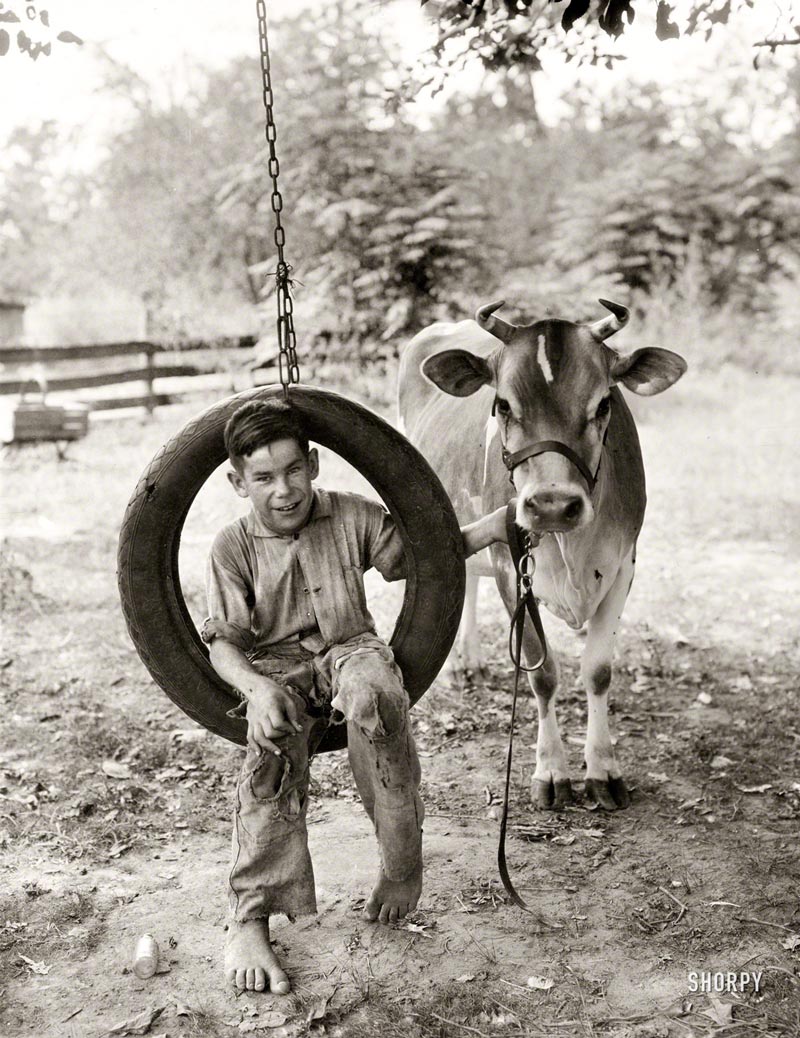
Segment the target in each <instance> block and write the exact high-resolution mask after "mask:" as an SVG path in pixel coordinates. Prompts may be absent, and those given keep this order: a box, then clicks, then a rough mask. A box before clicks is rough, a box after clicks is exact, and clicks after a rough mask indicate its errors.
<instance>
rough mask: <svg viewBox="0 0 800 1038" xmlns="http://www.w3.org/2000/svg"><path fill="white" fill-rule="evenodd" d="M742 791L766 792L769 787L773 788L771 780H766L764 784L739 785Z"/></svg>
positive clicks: (738, 787)
mask: <svg viewBox="0 0 800 1038" xmlns="http://www.w3.org/2000/svg"><path fill="white" fill-rule="evenodd" d="M736 788H737V789H738V790H739V792H740V793H766V792H767V790H768V789H772V783H771V782H765V783H764V785H763V786H737V787H736Z"/></svg>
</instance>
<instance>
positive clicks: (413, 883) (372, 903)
mask: <svg viewBox="0 0 800 1038" xmlns="http://www.w3.org/2000/svg"><path fill="white" fill-rule="evenodd" d="M421 893H422V860H421V859H420V862H419V864H418V865H417V867H416V868H415V869H414V871H413V872H412V873H410V874H409V875H408V876H406V878H405V879H387V878H386V876H384V874H383V869H380V870H379V871H378V882H377V883H376V884H375V889H374V890H373V891H372V893H371V894H370V896H369V900H368V901H367V903H366V905H365V906H364V915H365V916H366V917H367V919H369V921H370V922H371V923H374V922H375V920H376V919H378V920H380V922H382V923H396V922H397V921H398V919H403V918H404V917H405V916H406V915H408V913H409V912H413V911H414V909H415V908H416V907H417V902H418V901H419V895H420V894H421Z"/></svg>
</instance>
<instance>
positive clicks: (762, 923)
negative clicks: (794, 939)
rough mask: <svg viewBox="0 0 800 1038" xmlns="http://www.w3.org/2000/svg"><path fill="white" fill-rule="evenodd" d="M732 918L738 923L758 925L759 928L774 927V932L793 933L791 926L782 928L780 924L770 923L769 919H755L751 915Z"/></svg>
mask: <svg viewBox="0 0 800 1038" xmlns="http://www.w3.org/2000/svg"><path fill="white" fill-rule="evenodd" d="M733 918H734V919H735V920H736V921H737V922H739V923H758V924H759V926H774V927H775V929H776V930H786V932H787V933H794V930H793V929H792V928H791V926H784V925H783V924H782V923H771V922H770V921H769V919H755V918H753V916H751V915H735V916H734V917H733Z"/></svg>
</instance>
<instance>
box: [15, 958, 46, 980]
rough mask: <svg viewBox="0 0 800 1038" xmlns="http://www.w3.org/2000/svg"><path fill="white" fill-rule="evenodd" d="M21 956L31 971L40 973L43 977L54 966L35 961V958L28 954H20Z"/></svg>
mask: <svg viewBox="0 0 800 1038" xmlns="http://www.w3.org/2000/svg"><path fill="white" fill-rule="evenodd" d="M20 958H21V959H22V961H23V962H24V963H25V965H26V966H27V967H28V969H29V970H30V971H31V973H38V974H40V975H41V976H43V977H46V976H47V974H48V973H49V972H50V970H51V969H52V968H53V967H52V966H47V965H46V964H45V963H44V962H34V961H33V959H29V958H28V956H27V955H20Z"/></svg>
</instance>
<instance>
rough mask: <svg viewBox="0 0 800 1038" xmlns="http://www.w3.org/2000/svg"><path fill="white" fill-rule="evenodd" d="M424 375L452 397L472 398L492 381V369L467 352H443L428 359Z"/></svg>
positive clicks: (480, 359) (424, 364) (422, 367)
mask: <svg viewBox="0 0 800 1038" xmlns="http://www.w3.org/2000/svg"><path fill="white" fill-rule="evenodd" d="M421 370H422V374H423V375H425V377H426V378H429V379H430V380H431V382H433V384H434V385H435V386H438V387H439V389H441V390H442V391H443V392H445V393H449V394H450V396H472V394H473V393H477V391H478V390H479V389H480V388H481V386H485V385H487V384H488V383H490V382H491V381H492V368H491V366H490V364H489V363H488V361H486V360H484V358H483V357H476V356H475V355H474V354H473V353H469V352H468V351H467V350H443V351H442V352H441V353H434V354H433V355H432V356H430V357H426V358H425V360H424V361H423V362H422V364H421Z"/></svg>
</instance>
